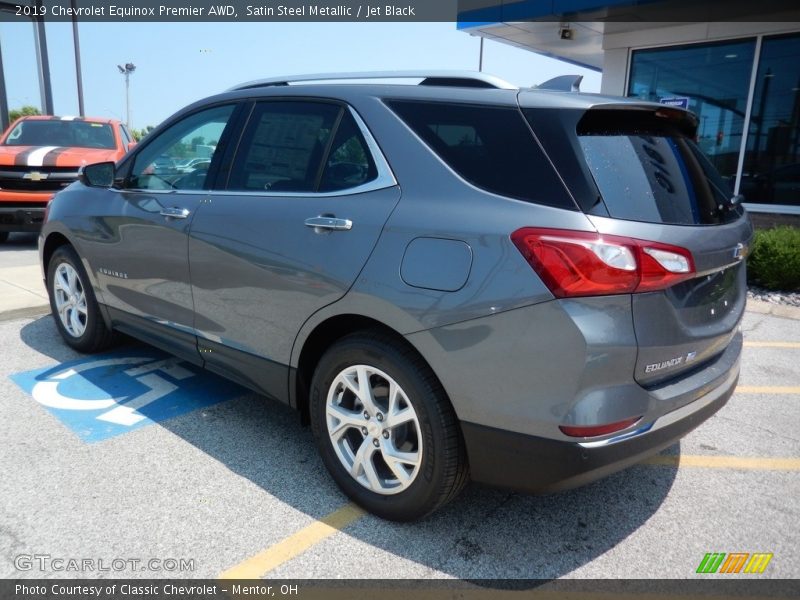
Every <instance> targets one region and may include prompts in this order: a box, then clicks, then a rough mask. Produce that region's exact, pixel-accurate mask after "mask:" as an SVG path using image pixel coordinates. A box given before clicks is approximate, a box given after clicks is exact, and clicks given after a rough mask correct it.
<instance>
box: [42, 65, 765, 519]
mask: <svg viewBox="0 0 800 600" xmlns="http://www.w3.org/2000/svg"><path fill="white" fill-rule="evenodd" d="M575 83H576V82H574V81H571V80H569V78H567V79H564V78H558V79H557V80H553V81H552V82H547V83H545V84H542V85H540V86H539V87H537V88H533V89H518V88H515V87H513V86H511V85H510V84H508V83H507V82H504V81H502V80H500V79H498V78H496V77H492V76H490V75H486V74H484V73H470V72H430V73H409V72H390V73H386V72H384V73H366V74H365V73H362V74H353V73H336V74H330V75H320V74H315V75H308V76H303V77H301V76H298V77H289V78H275V79H269V80H261V81H254V82H250V83H246V84H242V85H240V86H237V87H235V88H233V89H231V90H228V91H227V92H225V93H221V94H219V95H216V96H213V97H210V98H207V99H204V100H202V101H199V102H196V103H195V104H192V105H191V106H188V107H187V108H185V109H183V110H181V111H180V112H178V113H177V114H175V115H174V116H173V117H171V118H169V119H168V120H167V121H165V122H164V123H163V124H162V125H160V126H159V127H158V128H157V129H156V130H155V131H153V132H152V133H151V134H150V135H148V136H147V138H146V140H145V141H144V142H143V143H141V144H140V145H138V146H137V147H136V148H135V149H133V150H132V151H131V152H129V153H128V154H127V155H126V156H125V157H124V158H123V159H122V160H121V161H120V162H118V163H117V164H114V163H113V162H105V163H101V164H96V165H91V166H87V167H85V168H84V169H83V170H82V171H81V175H80V179H79V181H78V182H76V183H73V184H72V185H70V186H69V187H68V188H67V189H65V190H63V191H61V192H59V193H58V194H57V195H56V197H55V198H54V200H53V201H52V202H51V204H50V208H49V214H48V217H47V219H46V222H45V224H44V227H43V228H42V231H41V234H40V238H39V252H40V256H41V263H42V267H43V270H44V276H45V282H46V286H47V290H48V292H49V295H50V304H51V307H52V312H53V316H54V318H55V321H56V323H57V326H58V329H59V331H60V333H61V335H62V336H63V338H64V340H65V341H66V343H67V344H69V346H71V347H72V348H75V349H77V350H79V351H82V352H97V351H99V350H101V349H103V348H106V347H107V346H109V344H111V343H113V340H114V333H115V332H116V331H119V332H123V333H126V334H129V335H132V336H134V337H137V338H139V339H141V340H144V341H146V342H148V343H150V344H152V345H154V346H158V347H160V348H162V349H164V350H166V351H168V352H170V353H172V354H174V355H176V356H178V357H180V358H181V359H182V360H184V361H186V362H188V363H191V364H194V365H197V366H200V367H204V368H206V369H209V370H211V371H213V372H215V373H219V374H222V375H224V376H226V377H228V378H230V379H232V380H234V381H236V382H238V383H241V384H243V385H245V386H247V387H249V388H251V389H253V390H256V391H258V392H260V393H263V394H266V395H268V396H270V397H272V398H274V399H277V400H278V401H281V402H284V403H287V404H289V405H290V406H292V407H293V408H295V409H296V410H297V411H298V412H299V413H300V415H301V417H302V418H303V419H304V420H305V422H307V423H309V424H310V426H311V429H312V431H313V434H314V439H315V440H316V444H317V446H318V449H319V452H320V454H321V456H322V459H323V461H324V463H325V465H326V467H327V468H328V470H329V471H330V474H331V476H332V477H333V479H334V480H335V482H336V483H337V484H338V485H339V486H340V487H341V489H342V490H343V491H344V492H345V493H346V494H347V495H348V496H350V497H351V498H352V499H353V500H354V501H355V502H356V503H358V504H359V505H361V506H363V507H364V508H366V509H367V510H369V511H372V512H373V513H375V514H377V515H379V516H381V517H384V518H387V519H393V520H412V519H418V518H421V517H423V516H425V515H427V514H429V513H431V512H433V511H434V510H436V509H437V508H438V507H440V506H442V505H443V504H445V503H446V502H448V501H449V500H451V499H453V498H454V497H455V496H456V495H457V494H458V493H459V491H460V490H461V489H462V488H463V486H464V485H465V484H466V483H467V482H468V481H469V480H473V481H476V482H480V483H484V484H489V485H492V486H500V487H506V488H510V489H515V490H520V491H525V492H532V493H546V492H553V491H558V490H563V489H566V488H569V487H573V486H578V485H582V484H585V483H587V482H590V481H593V480H596V479H598V478H600V477H604V476H606V475H608V474H610V473H612V472H614V471H617V470H619V469H622V468H624V467H626V466H629V465H632V464H635V463H637V462H639V461H641V460H643V459H644V458H646V457H648V456H650V455H652V454H654V453H656V452H658V451H660V450H661V449H663V448H665V447H667V446H669V445H671V444H672V443H674V442H675V441H676V440H678V439H680V438H681V437H682V436H684V435H686V434H687V433H688V432H689V431H691V430H692V429H694V428H695V427H696V426H697V425H699V424H700V423H702V422H703V421H704V420H705V419H708V418H709V417H710V416H712V415H713V414H714V413H715V412H716V411H717V410H719V409H720V408H721V407H722V406H723V405H724V404H725V403H726V401H727V400H728V398H729V397H730V396H731V394H732V393H733V390H734V388H735V386H736V382H737V379H738V376H739V359H740V354H741V348H742V336H741V333H740V332H739V323H740V320H741V317H742V313H743V311H744V305H745V263H744V260H743V259H744V256H745V255H746V253H747V247H748V245H749V244H750V240H751V237H752V226H751V224H750V221H749V219H748V217H747V215H746V213H745V211H744V210H743V208H742V207H741V205H740V203H739V202H738V199H737V198H736V197H734V196H733V194H732V192H731V190H730V189H729V187H728V183H727V181H725V180H724V179H723V178H722V177H721V176H720V175H719V173H718V172H717V171H716V170H715V169H714V167H713V166H712V165H711V164H710V163H709V161H708V160H707V159H706V158H705V157H704V155H703V154H702V152H701V151H700V150H699V149H698V148H697V146H696V144H695V136H696V130H697V118H696V117H695V115H694V114H692V113H690V112H688V111H686V110H684V109H682V108H679V107H670V106H663V105H660V104H652V103H647V102H640V101H637V100H630V99H624V98H617V97H607V96H599V95H590V94H581V93H579V92H575V91H571V90H573V89H574V88H576V87H577V86H576V85H575ZM198 136H202V137H203V138H204V140H207V141H210V142H209V143H208V144H207V145H208V146H209V147H210V148H211V150H210V153H209V156H207V157H206V159H205V160H202V161H198V162H197V163H196V164H194V165H191V166H187V167H186V168H179V165H180V164H181V163H180V161H181V160H182V159H183V158H184V157H183V156H182V154H181V152H182V149H185V148H186V146H187V143H190V142H191V140H192V139H195V138H197V137H198Z"/></svg>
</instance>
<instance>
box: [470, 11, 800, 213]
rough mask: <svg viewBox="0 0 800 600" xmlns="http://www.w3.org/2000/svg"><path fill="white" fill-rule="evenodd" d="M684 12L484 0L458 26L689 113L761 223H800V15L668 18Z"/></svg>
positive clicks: (615, 91)
mask: <svg viewBox="0 0 800 600" xmlns="http://www.w3.org/2000/svg"><path fill="white" fill-rule="evenodd" d="M481 4H484V6H481ZM675 4H676V3H675V2H673V1H666V0H662V1H659V0H653V1H651V2H647V3H643V2H641V0H639V1H638V2H637V1H636V0H618V1H616V2H609V1H608V0H606V2H603V3H600V2H599V0H549V1H547V2H542V1H540V2H532V1H530V0H522V1H517V2H511V1H504V2H502V3H500V2H496V1H495V2H492V1H491V0H486V1H485V2H483V3H481V2H480V0H476V1H475V2H471V3H466V2H465V3H463V5H462V10H461V11H460V13H459V23H458V27H459V29H461V30H462V31H464V32H467V33H469V34H472V35H476V36H481V37H483V38H486V39H491V40H495V41H498V42H502V43H505V44H510V45H512V46H516V47H518V48H524V49H527V50H530V51H532V52H536V53H538V54H543V55H547V56H551V57H554V58H558V59H561V60H565V61H567V62H570V63H573V64H576V65H580V66H582V67H588V68H591V69H595V70H599V71H602V84H601V92H602V93H604V94H612V95H618V96H629V97H632V98H641V99H642V100H649V101H654V102H661V103H664V104H672V105H677V106H683V107H686V108H688V109H689V110H691V111H693V112H694V113H695V114H697V116H698V117H699V125H698V131H697V138H698V139H697V141H698V144H699V146H700V148H701V149H702V150H703V152H704V153H705V154H706V155H707V156H708V157H709V158H710V160H711V161H712V162H713V163H714V164H715V166H716V167H717V168H718V169H719V171H720V172H721V173H722V174H723V176H725V177H726V178H727V179H728V180H729V181H730V183H731V185H732V187H733V189H734V192H735V193H740V194H742V195H743V196H744V200H745V205H746V206H747V208H748V209H749V211H750V212H751V215H752V216H753V217H754V219H755V220H756V222H758V223H760V224H762V225H770V224H773V223H791V224H794V225H800V11H798V10H797V9H792V10H789V11H787V10H781V9H782V7H783V6H789V5H790V3H787V2H783V3H781V2H772V3H770V2H769V1H768V0H766V1H762V2H749V3H743V4H736V3H733V2H732V3H725V2H723V3H719V2H712V1H710V0H705V1H704V0H697V1H696V2H693V3H692V6H693V7H694V9H695V12H694V14H696V15H699V16H702V15H705V16H708V17H711V18H710V19H709V20H708V21H705V22H687V21H688V20H689V19H686V18H681V21H682V22H675V20H673V21H669V20H668V19H669V18H670V16H672V18H673V19H674V18H675V15H674V7H675ZM464 5H466V6H467V7H468V9H464V8H463V6H464ZM721 6H725V7H735V9H736V10H738V12H737V13H736V15H735V16H736V20H723V19H724V18H728V17H730V14H725V15H721V14H720V7H721ZM561 8H563V10H560V9H561ZM667 9H670V10H673V14H672V15H670V14H667V13H666V11H667ZM765 10H766V11H767V12H765ZM770 10H772V11H773V12H768V11H770ZM748 13H749V14H748ZM684 14H687V15H688V11H687V12H686V13H683V12H682V13H681V17H684ZM721 17H722V18H721ZM648 19H652V20H648Z"/></svg>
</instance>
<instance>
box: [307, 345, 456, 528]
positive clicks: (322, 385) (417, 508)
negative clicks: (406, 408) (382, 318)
mask: <svg viewBox="0 0 800 600" xmlns="http://www.w3.org/2000/svg"><path fill="white" fill-rule="evenodd" d="M354 365H368V366H369V367H372V368H375V369H378V370H380V371H381V372H383V373H384V374H386V375H388V376H389V377H390V378H391V379H393V380H394V382H395V383H396V384H397V385H398V386H399V387H400V388H401V389H402V391H403V393H404V395H405V398H407V400H408V404H410V405H411V406H412V407H413V409H414V412H415V413H416V417H417V421H418V432H419V435H420V437H421V441H422V444H421V448H422V451H421V452H419V454H420V455H421V457H420V461H419V463H420V464H419V470H418V471H417V473H416V476H415V477H414V479H413V480H412V482H411V483H410V485H408V487H407V488H406V489H403V491H400V492H398V493H393V494H388V495H387V494H383V493H376V492H374V491H372V490H371V489H368V488H367V487H365V485H362V483H359V481H357V480H356V479H355V477H354V476H353V475H351V474H350V472H349V471H348V469H347V468H346V466H345V465H344V464H343V463H342V460H341V459H340V458H339V456H337V454H336V450H335V449H334V442H333V441H332V438H331V434H330V433H329V429H328V417H327V414H326V411H327V402H328V394H329V391H331V386H332V385H334V383H335V380H336V378H337V376H338V375H340V374H342V373H343V372H345V371H347V369H349V368H351V367H353V368H354ZM359 385H360V384H359ZM309 404H310V406H309V408H310V420H311V428H312V432H313V434H314V439H315V441H316V445H317V448H318V450H319V452H320V455H321V456H322V460H323V462H324V464H325V466H326V467H327V469H328V471H329V472H330V474H331V476H332V477H333V479H334V481H335V482H336V483H337V485H338V486H339V487H340V488H341V489H342V491H343V492H344V493H345V494H347V495H348V496H349V497H350V498H351V499H352V500H354V501H355V502H356V503H357V504H359V505H360V506H362V507H363V508H365V509H366V510H368V511H370V512H371V513H373V514H375V515H377V516H379V517H382V518H384V519H388V520H392V521H413V520H417V519H420V518H422V517H424V516H426V515H428V514H430V513H432V512H434V511H435V510H436V509H438V508H439V507H441V506H443V505H444V504H447V503H448V502H450V501H451V500H452V499H454V498H455V497H456V496H457V495H458V494H459V493H460V491H461V490H462V488H463V487H464V485H465V484H466V483H467V481H468V480H469V468H468V464H467V456H466V450H465V447H464V442H463V438H462V435H461V429H460V427H459V423H458V419H457V417H456V415H455V412H454V411H453V408H452V405H451V404H450V401H449V399H448V398H447V396H446V394H445V392H444V390H443V389H442V386H441V384H440V383H439V381H438V379H437V378H436V376H435V375H434V374H433V372H432V371H431V369H430V367H428V365H427V364H426V363H425V361H424V360H423V359H422V358H421V357H420V356H419V355H418V354H417V353H416V352H415V351H414V350H413V349H411V348H410V347H408V346H406V345H404V344H403V343H402V342H401V341H399V340H396V339H394V338H392V337H390V336H387V335H385V334H383V333H382V332H379V331H377V332H375V331H365V332H360V333H354V334H351V335H349V336H347V337H344V338H342V339H341V340H339V341H338V342H336V343H335V344H333V345H332V346H331V347H330V348H329V349H328V350H327V351H326V352H325V354H324V355H323V356H322V358H321V359H320V361H319V363H318V365H317V368H316V370H315V372H314V376H313V378H312V382H311V389H310V401H309ZM354 410H358V409H354ZM365 412H366V411H365ZM359 415H360V413H359ZM365 418H366V415H365ZM385 418H386V421H387V423H388V422H389V419H390V416H389V415H388V413H387V415H386V417H385ZM365 424H367V423H365ZM356 429H357V428H356ZM357 436H358V434H356V438H357ZM376 437H377V438H378V442H379V441H381V440H380V439H379V438H380V435H379V434H378V435H376ZM383 437H389V436H388V435H384V436H383ZM391 437H392V438H393V437H394V434H391ZM368 441H369V439H368V437H367V436H366V435H365V436H364V443H367V442H368ZM386 441H388V440H386ZM374 443H375V445H376V446H378V443H377V442H374ZM369 460H373V459H369ZM379 460H382V456H381V459H379ZM373 464H374V463H373Z"/></svg>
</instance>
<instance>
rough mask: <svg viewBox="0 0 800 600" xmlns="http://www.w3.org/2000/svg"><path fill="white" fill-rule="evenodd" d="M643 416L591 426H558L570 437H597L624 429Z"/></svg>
mask: <svg viewBox="0 0 800 600" xmlns="http://www.w3.org/2000/svg"><path fill="white" fill-rule="evenodd" d="M641 418H642V417H633V418H632V419H625V420H624V421H617V422H616V423H607V424H605V425H592V426H590V427H576V426H573V425H559V426H558V428H559V429H560V430H561V431H562V433H564V435H568V436H570V437H596V436H598V435H607V434H609V433H614V432H615V431H622V430H623V429H627V428H628V427H630V426H631V425H633V424H634V423H636V422H637V421H638V420H639V419H641Z"/></svg>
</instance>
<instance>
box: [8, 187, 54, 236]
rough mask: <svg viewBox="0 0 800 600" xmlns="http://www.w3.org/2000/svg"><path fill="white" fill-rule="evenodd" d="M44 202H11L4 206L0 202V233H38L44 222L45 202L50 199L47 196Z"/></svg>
mask: <svg viewBox="0 0 800 600" xmlns="http://www.w3.org/2000/svg"><path fill="white" fill-rule="evenodd" d="M38 195H42V196H44V200H41V201H37V202H25V203H23V202H13V203H10V202H9V203H8V204H7V205H4V204H3V202H0V231H39V230H40V229H41V228H42V223H43V222H44V213H45V210H46V209H47V202H48V201H49V199H50V198H51V197H52V194H51V195H48V194H37V196H38Z"/></svg>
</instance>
